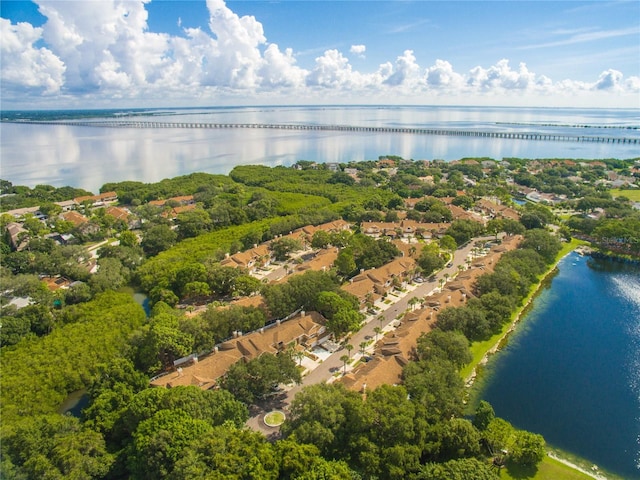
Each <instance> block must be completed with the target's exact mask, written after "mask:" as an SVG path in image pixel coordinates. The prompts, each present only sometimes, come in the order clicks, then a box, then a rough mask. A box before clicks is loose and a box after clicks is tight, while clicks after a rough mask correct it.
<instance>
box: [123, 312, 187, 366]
mask: <svg viewBox="0 0 640 480" xmlns="http://www.w3.org/2000/svg"><path fill="white" fill-rule="evenodd" d="M133 342H134V345H135V346H136V357H137V358H136V360H137V361H136V364H137V366H138V368H140V369H141V370H143V371H146V372H149V373H155V372H158V371H160V370H162V369H163V368H169V367H171V366H173V362H174V360H177V359H179V358H181V357H184V356H186V355H189V354H190V353H192V350H193V337H192V336H191V335H188V334H186V333H184V332H182V331H181V330H180V328H179V323H178V319H177V317H176V316H175V315H173V314H171V313H161V314H158V315H155V316H153V317H152V318H151V319H150V321H149V324H148V325H147V326H145V327H144V328H143V329H142V331H141V333H140V335H139V337H137V338H135V339H134V340H133Z"/></svg>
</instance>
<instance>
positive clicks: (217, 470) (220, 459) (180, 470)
mask: <svg viewBox="0 0 640 480" xmlns="http://www.w3.org/2000/svg"><path fill="white" fill-rule="evenodd" d="M278 472H279V465H278V459H277V456H276V454H275V452H274V447H273V446H272V445H271V444H270V443H269V442H267V441H266V438H265V437H264V436H263V435H262V434H260V433H258V432H252V431H251V430H248V429H246V428H245V429H240V428H235V427H231V426H228V425H223V426H220V427H216V428H214V429H212V430H211V431H208V432H206V433H205V434H204V435H202V436H201V437H199V438H197V439H194V440H193V441H192V442H191V443H190V445H188V446H187V447H186V448H185V449H184V451H183V452H182V455H181V456H180V458H179V459H177V461H176V462H175V468H174V469H173V471H172V473H171V478H172V479H175V480H191V479H194V478H216V479H229V480H231V479H240V478H242V479H247V480H249V479H250V480H262V479H264V480H276V479H278Z"/></svg>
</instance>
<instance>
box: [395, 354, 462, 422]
mask: <svg viewBox="0 0 640 480" xmlns="http://www.w3.org/2000/svg"><path fill="white" fill-rule="evenodd" d="M402 375H403V378H404V386H405V388H406V389H407V391H408V392H409V394H410V395H411V398H412V399H413V401H415V402H417V403H418V404H420V405H422V406H423V407H424V414H425V415H426V416H427V418H429V419H432V420H435V419H447V418H451V417H452V416H461V415H462V411H463V404H462V393H463V389H464V385H463V382H462V378H460V375H459V373H458V371H457V370H456V368H455V366H454V365H453V363H451V362H449V361H447V360H443V359H439V358H437V359H432V360H429V361H422V362H410V363H409V364H407V366H405V368H404V370H403V372H402Z"/></svg>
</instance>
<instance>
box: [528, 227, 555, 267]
mask: <svg viewBox="0 0 640 480" xmlns="http://www.w3.org/2000/svg"><path fill="white" fill-rule="evenodd" d="M520 246H521V248H529V249H531V250H534V251H536V252H538V254H539V255H540V256H541V257H542V258H544V260H545V261H546V262H547V263H551V262H553V260H554V259H555V257H556V255H557V254H558V252H559V251H560V249H561V248H562V245H561V243H560V241H559V240H558V239H557V238H556V237H555V236H553V235H552V234H551V233H549V232H547V231H546V230H541V229H533V230H529V231H528V232H526V234H525V237H524V240H523V242H522V244H521V245H520Z"/></svg>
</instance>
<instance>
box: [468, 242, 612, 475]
mask: <svg viewBox="0 0 640 480" xmlns="http://www.w3.org/2000/svg"><path fill="white" fill-rule="evenodd" d="M567 246H569V245H567ZM584 246H585V243H584V242H576V243H575V244H574V245H571V248H570V249H568V251H566V252H561V254H560V256H559V257H558V258H557V259H556V260H555V262H554V263H553V264H552V265H551V266H550V267H549V269H548V270H547V271H546V272H545V273H544V274H543V275H542V277H541V278H540V280H539V281H538V283H537V284H536V286H535V287H534V289H533V290H532V291H531V292H530V293H529V295H528V296H527V298H526V301H525V303H524V304H523V305H522V306H521V307H520V308H519V309H518V310H517V312H516V313H515V314H514V315H515V316H514V319H513V321H511V322H510V323H509V324H508V327H506V330H505V331H504V332H503V333H502V334H500V336H499V338H498V339H497V340H496V341H495V342H494V343H493V345H492V346H491V347H489V349H488V350H487V351H486V352H485V353H484V355H483V356H482V358H481V359H480V360H479V361H478V362H477V363H476V364H475V366H474V367H473V369H472V370H471V373H470V374H469V375H468V376H467V377H466V378H465V379H464V381H465V388H467V389H470V388H471V387H472V386H473V385H474V383H475V380H476V378H477V376H478V369H479V367H481V366H484V365H486V364H487V363H488V362H489V359H490V358H491V357H492V356H493V355H495V354H496V353H497V352H499V351H500V350H501V349H502V347H503V346H504V341H505V339H507V338H508V336H509V335H510V334H511V333H513V332H514V331H515V330H516V328H517V327H518V324H519V323H520V321H521V320H522V318H523V316H524V314H525V313H526V311H527V309H528V308H529V307H530V306H531V304H532V303H533V301H534V299H535V298H536V297H537V296H538V293H539V292H540V290H541V288H542V286H543V284H544V283H545V280H547V278H549V276H550V275H551V274H553V272H554V271H555V270H556V269H557V268H558V264H559V263H560V261H562V260H563V259H564V258H566V257H567V256H568V255H570V254H571V253H573V252H576V251H577V250H579V249H581V248H584ZM547 457H549V458H551V459H553V460H556V461H558V462H560V463H562V464H564V465H566V466H567V467H570V468H572V469H574V470H576V471H578V472H580V473H582V474H584V475H586V476H588V477H590V478H593V479H595V480H607V479H608V478H609V477H608V476H607V475H606V474H604V473H603V472H600V471H589V470H588V469H587V468H585V467H583V466H581V465H578V464H576V463H574V462H572V461H570V460H567V459H566V458H563V457H562V456H560V455H558V453H556V452H555V451H553V450H547ZM585 460H586V459H585ZM594 466H595V465H594ZM596 468H597V467H596Z"/></svg>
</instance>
